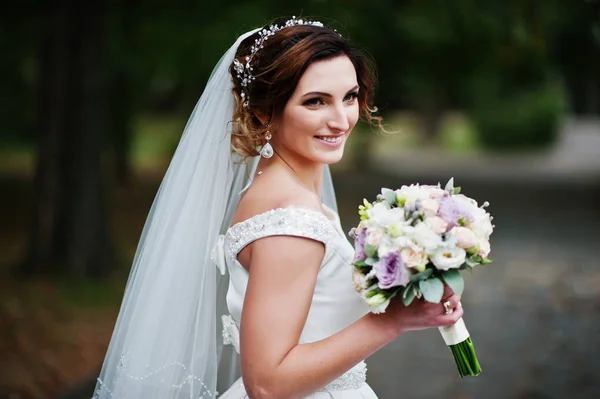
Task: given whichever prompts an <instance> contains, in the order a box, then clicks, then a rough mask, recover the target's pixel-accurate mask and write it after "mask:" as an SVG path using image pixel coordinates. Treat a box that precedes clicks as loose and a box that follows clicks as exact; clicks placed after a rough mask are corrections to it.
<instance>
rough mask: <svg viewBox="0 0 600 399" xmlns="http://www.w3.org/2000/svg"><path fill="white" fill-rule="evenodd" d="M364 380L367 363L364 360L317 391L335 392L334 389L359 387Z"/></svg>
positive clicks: (365, 380)
mask: <svg viewBox="0 0 600 399" xmlns="http://www.w3.org/2000/svg"><path fill="white" fill-rule="evenodd" d="M365 382H367V365H366V363H365V362H360V363H359V364H357V365H356V366H354V367H353V368H351V369H350V370H348V371H347V372H345V373H344V374H342V375H341V376H339V377H338V378H336V379H335V380H333V381H331V382H330V383H329V384H327V385H325V387H324V388H323V389H321V390H319V392H335V391H347V390H351V389H358V388H360V387H361V386H362V385H363V384H364V383H365Z"/></svg>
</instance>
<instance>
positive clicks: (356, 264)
mask: <svg viewBox="0 0 600 399" xmlns="http://www.w3.org/2000/svg"><path fill="white" fill-rule="evenodd" d="M354 266H356V267H357V268H359V267H365V266H367V264H366V263H365V261H364V260H359V261H358V262H354Z"/></svg>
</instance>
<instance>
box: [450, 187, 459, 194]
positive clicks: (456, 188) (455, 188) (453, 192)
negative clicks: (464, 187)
mask: <svg viewBox="0 0 600 399" xmlns="http://www.w3.org/2000/svg"><path fill="white" fill-rule="evenodd" d="M452 194H454V195H456V194H460V187H454V190H452Z"/></svg>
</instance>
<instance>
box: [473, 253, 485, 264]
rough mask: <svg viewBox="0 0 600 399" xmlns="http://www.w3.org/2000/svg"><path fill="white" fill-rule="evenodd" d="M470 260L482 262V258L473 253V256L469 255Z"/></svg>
mask: <svg viewBox="0 0 600 399" xmlns="http://www.w3.org/2000/svg"><path fill="white" fill-rule="evenodd" d="M471 260H472V261H473V262H477V263H482V262H483V258H482V257H481V256H479V255H475V256H471Z"/></svg>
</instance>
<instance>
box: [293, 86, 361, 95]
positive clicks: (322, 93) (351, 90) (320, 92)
mask: <svg viewBox="0 0 600 399" xmlns="http://www.w3.org/2000/svg"><path fill="white" fill-rule="evenodd" d="M358 88H359V87H358V85H356V86H354V87H353V88H351V89H350V90H348V91H347V92H346V94H348V93H351V92H353V91H356V90H358ZM308 96H320V97H333V96H332V95H331V94H329V93H324V92H322V91H311V92H308V93H306V94H303V95H302V97H308Z"/></svg>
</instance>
